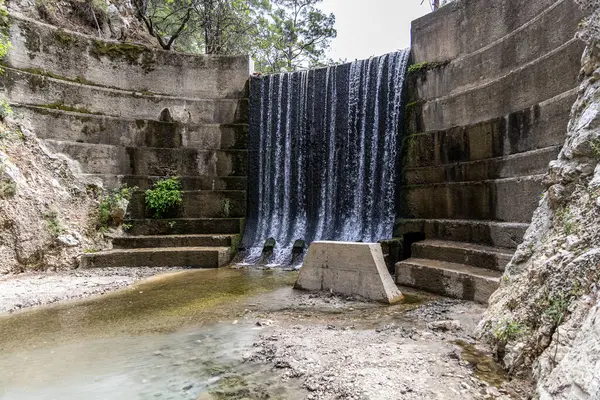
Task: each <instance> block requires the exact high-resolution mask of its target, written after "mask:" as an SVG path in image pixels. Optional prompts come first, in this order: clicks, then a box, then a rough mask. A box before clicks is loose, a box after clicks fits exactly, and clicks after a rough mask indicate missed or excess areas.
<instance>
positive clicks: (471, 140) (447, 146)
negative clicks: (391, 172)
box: [403, 90, 577, 168]
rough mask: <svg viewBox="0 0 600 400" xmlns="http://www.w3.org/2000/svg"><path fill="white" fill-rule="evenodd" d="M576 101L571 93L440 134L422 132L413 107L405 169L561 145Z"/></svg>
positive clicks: (408, 116)
mask: <svg viewBox="0 0 600 400" xmlns="http://www.w3.org/2000/svg"><path fill="white" fill-rule="evenodd" d="M576 98H577V92H576V91H575V90H573V91H569V92H566V93H562V94H560V95H558V96H555V97H553V98H551V99H548V100H546V101H543V102H541V103H539V104H536V105H534V106H530V107H527V108H524V109H521V110H518V111H514V112H511V113H510V114H506V115H501V116H495V117H494V118H492V119H489V120H486V121H483V122H479V123H475V124H472V123H469V124H467V125H463V126H454V127H451V128H449V129H445V130H437V131H424V130H423V129H424V127H423V126H417V122H416V120H415V121H411V120H410V118H411V117H413V119H414V118H417V117H418V116H419V112H420V111H419V108H420V106H419V104H418V103H413V104H414V105H411V106H409V107H407V109H406V114H407V118H408V119H407V121H409V122H411V123H413V125H414V126H412V127H410V128H409V130H408V132H410V133H412V134H410V135H406V136H405V137H404V138H403V143H404V148H405V150H406V151H405V156H404V160H403V162H404V165H405V166H406V167H408V168H416V167H427V166H433V165H444V164H451V163H458V162H467V161H476V160H484V159H491V158H496V157H506V156H509V155H512V154H519V153H524V152H528V151H533V150H536V149H544V148H549V147H553V146H561V145H562V144H563V142H564V135H565V130H566V129H567V121H568V120H569V112H570V109H571V105H572V104H573V102H574V101H575V99H576ZM419 125H420V124H419Z"/></svg>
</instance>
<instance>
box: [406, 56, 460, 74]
mask: <svg viewBox="0 0 600 400" xmlns="http://www.w3.org/2000/svg"><path fill="white" fill-rule="evenodd" d="M448 64H450V60H447V61H432V62H429V61H425V62H422V63H418V64H413V65H411V66H410V67H408V73H409V74H410V75H414V74H422V73H425V72H427V71H430V70H432V69H437V68H443V67H445V66H446V65H448Z"/></svg>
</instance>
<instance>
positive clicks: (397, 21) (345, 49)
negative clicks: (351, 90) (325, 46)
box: [319, 0, 431, 61]
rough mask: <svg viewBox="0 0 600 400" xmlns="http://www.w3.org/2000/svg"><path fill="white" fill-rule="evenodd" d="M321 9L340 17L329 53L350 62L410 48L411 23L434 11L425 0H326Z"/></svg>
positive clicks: (334, 57) (320, 6)
mask: <svg viewBox="0 0 600 400" xmlns="http://www.w3.org/2000/svg"><path fill="white" fill-rule="evenodd" d="M319 8H321V9H322V10H323V11H325V12H327V13H334V14H335V17H336V23H335V27H336V29H337V32H338V35H337V38H336V39H334V40H333V42H332V45H331V51H330V53H329V56H330V57H331V58H333V59H334V60H338V59H340V58H347V59H348V61H354V60H356V59H359V60H360V59H363V58H369V57H371V56H378V55H381V54H385V53H389V52H391V51H394V50H398V49H404V48H406V47H409V46H410V22H411V21H412V20H413V19H417V18H419V17H420V16H423V15H425V14H427V13H429V12H430V11H431V9H430V8H429V5H428V4H427V1H425V3H424V4H423V5H421V0H324V1H323V3H321V4H320V5H319Z"/></svg>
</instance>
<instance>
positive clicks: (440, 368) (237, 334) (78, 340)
mask: <svg viewBox="0 0 600 400" xmlns="http://www.w3.org/2000/svg"><path fill="white" fill-rule="evenodd" d="M296 277H297V273H296V272H286V271H277V270H252V269H238V270H234V269H219V270H189V271H182V272H175V273H169V274H163V275H159V276H156V277H152V278H149V279H147V280H145V281H141V282H139V283H137V284H134V285H133V286H130V287H128V288H126V289H123V290H119V291H116V292H113V293H109V294H105V295H103V296H96V297H92V298H88V299H84V300H77V301H67V302H60V303H57V304H54V305H49V306H42V307H38V308H34V309H31V310H23V311H17V312H15V313H13V314H11V315H8V314H4V315H2V316H0V352H2V354H3V357H2V358H1V359H0V370H1V371H3V373H2V374H0V399H3V400H5V399H6V400H9V399H10V400H25V399H27V400H28V399H36V400H40V399H42V400H45V399H48V400H50V399H60V400H62V399H84V398H85V399H140V400H142V399H185V400H187V399H190V400H197V399H203V400H204V399H206V400H208V399H216V400H220V399H291V400H294V399H323V400H326V399H374V400H387V399H400V398H402V399H404V398H406V399H452V398H457V396H460V397H462V398H464V399H470V398H473V399H477V398H484V397H485V396H488V397H487V398H519V397H520V392H519V391H518V390H512V389H511V390H512V392H511V391H510V390H509V389H507V388H505V387H504V386H505V385H503V384H504V381H505V380H506V378H505V377H503V376H502V372H501V371H500V370H496V369H494V368H492V367H493V366H494V364H493V362H491V361H490V360H491V359H490V358H489V356H488V355H487V353H486V352H485V349H483V350H482V352H481V354H479V353H477V354H479V355H478V356H477V357H475V358H473V356H472V354H473V352H469V354H470V358H469V359H468V358H466V357H461V354H463V353H464V348H465V345H471V344H472V345H475V344H476V342H475V340H474V338H473V336H472V332H473V329H474V326H475V324H476V322H477V320H478V318H479V316H480V314H481V312H483V307H482V306H480V305H477V304H474V303H469V302H461V301H453V300H445V299H440V298H437V297H435V296H432V295H428V294H425V293H420V292H413V291H410V290H408V289H404V293H405V295H406V300H405V302H404V303H402V304H398V305H394V306H384V305H381V304H378V303H374V302H369V301H363V300H362V299H359V298H352V297H346V296H336V295H335V294H333V293H306V292H299V291H295V290H293V289H292V285H293V282H294V281H295V279H296ZM449 320H451V321H454V323H453V324H451V325H448V326H449V327H450V328H449V329H440V328H439V327H435V325H431V323H432V322H436V321H438V322H439V321H442V322H443V321H449ZM457 341H460V342H457ZM473 360H475V361H473ZM477 365H479V366H480V369H481V368H485V371H487V374H483V375H482V374H481V372H482V371H478V367H477ZM482 366H483V367H482ZM521 394H524V393H521ZM490 396H493V397H490Z"/></svg>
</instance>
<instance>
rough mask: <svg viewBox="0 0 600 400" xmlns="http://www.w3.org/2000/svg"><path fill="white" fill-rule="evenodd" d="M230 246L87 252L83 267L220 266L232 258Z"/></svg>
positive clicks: (83, 258)
mask: <svg viewBox="0 0 600 400" xmlns="http://www.w3.org/2000/svg"><path fill="white" fill-rule="evenodd" d="M231 256H232V255H231V249H230V248H228V247H165V248H155V249H153V248H139V249H118V250H110V251H104V252H101V253H97V254H84V255H83V256H82V257H81V263H80V265H79V266H80V268H110V267H164V266H166V265H168V266H171V267H190V268H219V267H222V266H224V265H226V264H227V263H228V262H229V261H230V260H231Z"/></svg>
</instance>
